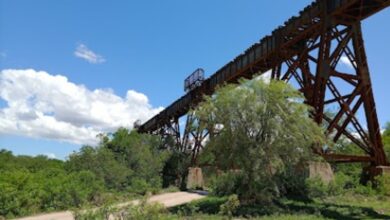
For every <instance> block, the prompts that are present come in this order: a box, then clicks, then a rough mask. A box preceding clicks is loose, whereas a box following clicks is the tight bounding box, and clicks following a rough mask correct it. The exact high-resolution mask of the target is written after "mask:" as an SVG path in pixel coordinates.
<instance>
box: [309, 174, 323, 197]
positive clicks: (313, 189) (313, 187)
mask: <svg viewBox="0 0 390 220" xmlns="http://www.w3.org/2000/svg"><path fill="white" fill-rule="evenodd" d="M306 189H307V195H308V196H309V197H310V198H325V197H326V196H327V195H328V192H329V191H328V184H327V183H324V182H323V181H322V180H321V179H320V178H308V179H306Z"/></svg>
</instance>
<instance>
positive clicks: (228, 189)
mask: <svg viewBox="0 0 390 220" xmlns="http://www.w3.org/2000/svg"><path fill="white" fill-rule="evenodd" d="M241 178H242V177H241V175H240V173H238V172H233V171H228V172H226V173H222V174H221V175H219V176H217V177H215V179H214V180H213V181H212V183H211V190H212V193H213V194H214V195H216V196H229V195H232V194H237V193H238V190H239V188H240V184H241Z"/></svg>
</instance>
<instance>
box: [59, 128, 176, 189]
mask: <svg viewBox="0 0 390 220" xmlns="http://www.w3.org/2000/svg"><path fill="white" fill-rule="evenodd" d="M101 140H102V141H101V143H100V145H99V146H98V147H96V148H94V147H90V146H85V147H83V148H81V150H80V151H79V152H76V153H73V154H71V155H70V156H69V160H68V161H67V162H66V169H67V170H68V171H82V170H88V171H91V172H93V173H94V174H95V175H96V176H97V177H98V178H100V179H102V180H103V181H104V183H105V186H106V188H107V189H110V190H114V191H128V192H133V193H139V194H145V193H146V192H147V191H152V192H156V191H158V190H159V189H160V188H161V184H162V183H161V182H162V181H161V172H162V169H163V167H164V164H165V161H166V160H167V158H168V157H169V154H168V152H163V151H161V150H159V149H158V148H157V146H159V143H158V139H157V138H156V137H152V136H150V135H141V134H138V133H137V132H135V131H131V132H130V131H129V130H127V129H124V128H120V129H118V131H116V132H115V133H114V134H112V135H111V136H110V137H109V136H104V135H102V136H101Z"/></svg>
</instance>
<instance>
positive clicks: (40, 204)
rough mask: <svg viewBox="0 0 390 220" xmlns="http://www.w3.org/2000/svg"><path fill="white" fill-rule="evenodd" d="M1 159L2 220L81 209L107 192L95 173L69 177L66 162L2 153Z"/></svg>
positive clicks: (73, 174)
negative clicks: (103, 192)
mask: <svg viewBox="0 0 390 220" xmlns="http://www.w3.org/2000/svg"><path fill="white" fill-rule="evenodd" d="M0 158H1V163H0V164H2V165H3V166H1V168H0V173H1V175H0V216H5V217H15V216H23V215H27V214H31V213H38V212H42V211H53V210H62V209H66V208H69V207H80V206H82V205H84V204H86V203H88V202H92V203H94V202H96V201H97V200H98V198H99V196H100V193H101V192H102V189H103V184H102V182H100V181H99V180H98V179H97V178H96V176H95V175H94V174H93V173H92V172H89V171H82V172H72V173H67V172H66V171H65V170H64V169H63V162H62V161H58V160H52V159H48V158H46V157H43V156H38V157H27V156H18V157H16V156H13V155H12V153H10V152H8V151H1V152H0ZM2 161H7V164H6V165H5V164H4V163H3V162H2Z"/></svg>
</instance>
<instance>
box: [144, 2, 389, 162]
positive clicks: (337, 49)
mask: <svg viewBox="0 0 390 220" xmlns="http://www.w3.org/2000/svg"><path fill="white" fill-rule="evenodd" d="M389 5H390V0H317V1H315V2H313V3H312V4H311V5H310V6H308V7H306V8H305V9H304V10H303V11H301V12H300V15H299V17H292V18H291V19H289V20H288V21H287V22H285V24H284V25H283V26H280V27H279V28H277V29H275V30H274V31H273V32H272V35H270V36H266V37H264V38H263V39H262V40H261V41H260V42H259V43H256V44H254V45H253V46H251V47H250V48H249V49H247V50H246V51H245V53H243V54H241V55H239V56H238V57H236V58H235V59H234V60H233V61H231V62H229V63H228V64H226V65H225V66H224V67H222V68H221V69H220V70H218V71H217V72H216V73H215V74H213V75H212V76H211V77H209V78H208V79H206V80H205V81H204V83H203V84H202V85H201V86H200V87H198V88H196V89H194V90H192V91H191V92H189V93H187V94H186V95H184V96H182V97H181V98H180V99H178V100H177V101H175V102H174V103H173V104H171V105H170V106H168V107H167V108H166V109H165V110H163V111H162V112H160V113H159V114H158V115H156V116H154V117H153V118H152V119H150V120H149V121H147V122H146V123H145V124H143V125H142V126H141V127H140V128H139V131H140V132H144V133H154V134H160V135H161V136H162V137H167V136H169V137H170V138H171V139H172V140H174V143H175V144H176V146H178V147H179V148H180V149H181V150H184V149H186V148H190V149H191V150H192V153H193V158H194V160H195V159H196V155H197V154H198V152H199V149H200V148H201V147H202V143H203V141H204V139H205V138H206V135H207V131H208V130H210V129H202V130H205V131H201V130H199V129H200V128H199V127H198V128H191V129H189V127H190V126H192V127H193V124H194V121H193V120H194V119H193V117H192V115H188V116H187V117H188V119H187V125H186V128H185V129H184V135H180V128H179V118H180V117H182V116H184V115H186V114H187V113H188V112H189V111H190V110H191V109H192V108H195V107H196V105H197V104H198V103H199V102H201V101H202V97H203V96H204V95H211V94H213V92H214V90H215V89H216V87H217V86H218V85H222V84H224V83H237V81H238V79H239V78H242V77H244V78H252V77H253V76H254V75H256V74H258V73H264V72H266V71H268V70H271V73H272V74H271V77H272V78H273V79H279V80H284V81H288V82H291V83H292V84H294V85H296V86H297V87H298V88H299V89H300V91H301V92H302V93H303V94H304V96H305V98H306V103H307V104H309V105H311V106H312V107H313V109H314V110H313V112H312V117H313V119H314V120H315V121H316V122H317V123H319V124H321V125H323V126H326V132H327V135H328V136H329V137H331V138H332V139H333V140H334V141H337V140H339V139H340V137H341V136H342V135H343V136H344V137H346V138H347V139H349V140H350V141H352V142H353V143H355V144H356V145H357V146H358V147H359V148H360V149H361V150H362V153H361V154H359V155H335V154H332V152H330V151H324V150H322V149H317V150H316V152H317V153H319V154H321V155H322V156H324V157H325V158H326V159H328V160H331V161H337V162H370V163H371V165H372V166H373V167H375V166H385V165H389V164H388V162H387V160H386V155H385V153H384V150H383V143H382V139H381V134H380V127H379V122H378V118H377V114H376V108H375V102H374V97H373V91H372V85H371V80H370V73H369V68H368V64H367V59H366V53H365V49H364V42H363V36H362V30H361V23H360V22H361V21H362V20H363V19H365V18H367V17H369V16H371V15H373V14H375V13H377V12H378V11H380V10H383V9H385V8H386V7H388V6H389ZM341 59H344V62H345V60H347V61H349V63H350V65H351V67H352V71H348V72H346V71H345V70H344V72H343V71H340V68H339V67H340V62H341V61H340V60H341ZM342 84H344V85H343V86H340V85H342ZM345 88H348V89H345ZM329 108H330V109H331V110H332V114H329V113H327V110H328V109H329ZM359 111H360V112H363V113H364V114H363V115H364V116H365V119H366V120H365V121H364V124H362V123H361V121H359V119H358V118H357V117H356V114H358V112H359ZM360 118H361V117H360ZM172 137H173V138H172ZM189 142H191V143H189Z"/></svg>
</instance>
